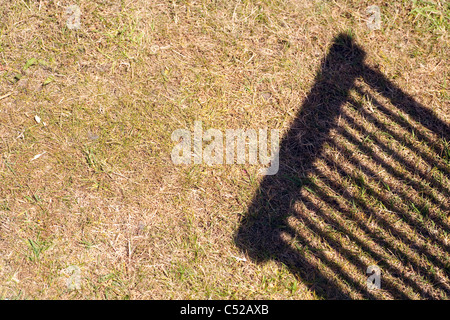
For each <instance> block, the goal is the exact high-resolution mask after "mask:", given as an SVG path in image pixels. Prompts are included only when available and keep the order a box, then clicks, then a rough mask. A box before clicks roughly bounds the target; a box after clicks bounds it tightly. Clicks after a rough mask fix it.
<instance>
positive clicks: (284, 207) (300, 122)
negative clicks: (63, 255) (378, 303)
mask: <svg viewBox="0 0 450 320" xmlns="http://www.w3.org/2000/svg"><path fill="white" fill-rule="evenodd" d="M364 58H365V52H364V51H363V50H362V49H361V48H360V47H359V46H358V45H357V44H356V43H355V42H354V40H353V39H352V37H350V36H349V35H347V34H339V35H338V36H337V37H335V39H334V41H333V43H332V45H331V46H330V48H329V52H328V54H327V56H326V57H325V58H324V59H323V61H322V64H321V69H320V71H319V72H318V74H317V76H316V79H315V83H314V85H313V87H312V89H311V90H310V92H309V94H308V96H307V98H306V100H305V102H304V103H303V105H302V106H301V108H300V109H299V110H300V111H299V113H298V114H297V116H296V118H295V120H294V122H293V123H292V125H291V127H290V129H289V131H288V132H287V134H286V135H285V136H284V137H283V138H282V139H281V141H280V151H279V171H278V173H277V174H275V175H271V176H265V177H264V178H263V179H262V182H261V184H260V186H259V188H258V191H257V192H256V195H255V196H254V198H253V200H252V202H251V204H250V206H249V209H248V212H247V214H246V215H245V217H244V218H243V219H242V221H241V224H240V226H239V229H238V231H237V232H236V234H235V242H236V244H237V246H238V247H239V248H240V249H241V250H242V251H244V252H245V253H247V254H248V256H249V257H250V258H251V259H252V260H254V261H255V262H257V263H263V262H267V261H269V260H275V261H277V262H279V263H281V264H283V265H285V266H286V267H287V268H288V269H289V270H290V272H291V273H293V274H294V275H295V277H296V278H297V279H299V281H301V282H302V283H305V284H306V285H307V286H308V287H309V288H310V289H311V290H312V291H314V293H315V294H316V295H317V296H318V297H319V298H323V299H354V298H362V299H379V298H386V297H388V298H394V299H410V298H425V299H436V298H438V299H439V298H443V297H444V298H445V297H447V296H448V295H449V293H450V284H449V283H450V282H449V271H450V263H449V261H450V259H449V256H448V252H449V249H450V248H449V245H448V244H447V242H446V240H444V239H443V237H442V234H446V233H449V232H450V227H449V224H448V220H447V219H446V217H445V213H446V212H447V213H448V203H447V202H445V201H442V197H446V198H448V195H449V186H448V184H447V180H446V178H445V176H448V175H449V173H450V169H449V165H448V159H446V158H445V154H444V152H445V151H446V152H448V150H444V149H443V146H442V145H441V144H438V143H436V141H435V140H433V139H431V138H430V134H431V135H434V136H437V137H440V138H441V139H442V141H445V140H447V141H448V139H449V134H450V128H449V125H448V124H447V123H445V122H444V121H442V120H440V119H439V118H438V117H437V116H435V115H434V114H433V112H432V111H430V109H428V108H425V107H424V106H422V105H420V104H419V103H417V102H416V101H415V100H414V99H413V98H411V97H410V96H409V95H408V94H406V93H404V92H403V91H402V90H401V89H400V88H398V87H397V86H396V85H394V84H393V83H391V82H390V81H389V80H388V79H386V77H385V76H384V75H383V74H381V73H380V72H379V71H377V70H374V69H373V68H371V67H369V66H367V65H366V64H365V63H364ZM372 92H375V93H376V94H375V93H372ZM355 94H356V95H359V96H362V97H365V99H366V101H369V102H370V103H371V105H372V107H373V108H375V109H376V113H377V114H379V116H378V117H377V116H375V115H374V113H372V112H370V111H368V110H366V108H363V107H361V103H360V102H358V101H356V100H355V98H354V95H355ZM378 96H379V97H378ZM382 100H383V101H388V103H386V102H383V101H382ZM388 104H389V105H391V106H392V107H389V105H388ZM393 109H395V110H397V111H395V110H393ZM348 110H356V112H357V113H358V115H359V117H363V118H364V119H365V121H368V122H370V124H371V126H373V128H376V129H377V130H379V131H382V132H384V133H385V134H386V135H389V136H390V139H391V141H392V143H397V144H398V143H401V144H402V145H403V146H405V148H409V150H411V153H412V154H414V157H418V158H420V159H421V161H422V162H423V163H425V164H427V165H428V166H429V167H431V168H434V169H433V170H434V171H433V172H437V173H438V176H439V174H440V177H441V178H440V179H439V178H436V177H435V176H433V175H432V174H431V173H430V171H426V170H422V168H421V167H420V168H419V167H418V168H415V167H414V166H415V165H416V164H417V163H415V161H414V160H412V159H409V158H408V157H405V156H404V155H403V154H402V153H401V152H400V151H399V150H397V149H396V148H394V147H392V145H390V144H388V143H386V142H385V141H384V140H382V139H381V138H379V137H378V136H377V135H373V134H372V133H373V131H370V130H369V129H368V128H367V127H365V126H364V125H362V124H361V123H360V121H359V120H358V119H357V118H355V116H354V113H353V111H348ZM380 117H382V118H380ZM383 119H384V120H383ZM386 119H388V120H389V121H386ZM340 122H345V123H346V124H347V126H342V125H339V123H340ZM389 123H390V124H394V126H392V125H390V124H389ZM393 127H395V128H398V130H393V129H392V128H393ZM415 128H422V129H424V130H425V131H426V132H427V133H430V134H427V133H424V130H420V131H418V130H416V129H415ZM402 130H403V131H405V132H409V133H411V132H412V137H413V138H405V135H402V134H401V133H399V132H402ZM356 132H357V133H356ZM357 134H358V135H360V136H362V137H369V140H370V143H371V144H368V143H366V141H364V140H363V139H361V138H360V137H359V136H357ZM336 135H339V137H341V139H344V140H345V144H344V143H339V142H336V139H334V138H333V137H334V136H336ZM408 137H409V135H408ZM344 140H343V141H344ZM422 146H424V147H422ZM330 148H331V149H330ZM351 148H353V150H358V153H361V154H363V155H366V156H367V158H368V160H367V161H366V160H364V161H363V160H361V158H358V154H357V153H355V151H352V149H351ZM329 150H333V152H334V153H336V154H337V153H338V154H339V155H341V156H342V157H343V158H344V159H345V163H346V164H344V163H343V162H341V161H339V160H335V159H333V152H331V153H330V152H329ZM378 151H379V152H381V153H383V154H387V155H388V156H389V159H392V162H395V163H401V164H404V165H403V170H402V169H399V166H394V165H392V163H391V162H390V161H387V160H386V157H384V156H381V155H380V154H379V152H378ZM317 161H320V162H321V163H322V167H321V166H318V165H317ZM368 163H369V165H368ZM370 163H372V165H370ZM324 167H327V168H332V172H333V173H332V174H330V173H327V172H326V170H322V169H321V168H324ZM352 168H353V169H352ZM376 168H379V169H383V170H384V172H385V173H386V174H387V175H388V176H390V177H392V178H391V179H382V178H380V177H379V172H378V170H375V169H376ZM356 172H358V174H359V175H358V174H356ZM336 175H337V176H339V177H341V178H342V179H344V180H345V181H348V182H349V183H350V185H355V186H357V187H358V188H360V190H364V195H361V194H358V193H356V194H355V193H351V192H348V188H349V185H344V184H343V183H342V182H340V181H344V180H339V179H336V178H335V176H336ZM442 176H444V179H442ZM314 177H319V180H320V183H317V181H316V180H315V179H314ZM416 178H417V179H416ZM369 180H371V181H375V182H376V183H373V182H372V183H370V182H369ZM393 181H402V182H403V183H404V184H405V186H406V185H407V186H408V188H410V191H402V190H400V189H402V188H396V186H395V184H394V182H393ZM383 185H384V186H385V188H384V191H382V190H381V189H380V188H379V186H381V187H383ZM386 189H387V190H388V191H386ZM333 194H334V195H335V196H333ZM386 194H388V195H393V196H392V197H391V198H389V197H390V196H386ZM415 194H420V199H423V203H418V201H417V197H414V195H415ZM394 196H395V197H394ZM369 197H370V198H369ZM367 199H376V200H377V202H376V203H377V204H379V205H380V208H382V209H379V208H377V207H374V206H373V205H371V204H370V201H367ZM392 199H394V200H395V199H397V200H396V201H398V202H395V201H394V200H392ZM349 204H350V205H349ZM430 206H431V208H432V210H431V211H432V212H435V211H436V212H440V213H441V214H440V215H439V214H431V213H430V212H431V211H430ZM355 208H357V209H355ZM411 208H412V209H411ZM433 210H435V211H433ZM358 212H359V213H358ZM442 213H443V214H442ZM391 216H393V217H397V218H398V219H399V221H400V220H401V223H402V226H403V227H401V228H400V227H398V226H397V225H396V224H394V223H392V220H390V218H389V217H391ZM345 221H349V223H346V222H345ZM424 221H426V223H424ZM373 224H376V225H377V228H378V229H377V230H378V231H376V230H375V229H374V228H373V227H372V225H373ZM430 225H431V226H430ZM352 228H353V229H352ZM330 230H331V231H332V232H331V231H330ZM352 230H356V231H352ZM411 230H412V231H411ZM436 230H437V232H436ZM410 231H411V233H410ZM333 232H338V233H339V234H340V235H341V238H340V237H336V236H334V233H333ZM413 233H414V234H415V236H414V235H413ZM342 237H343V238H345V239H347V240H348V241H347V240H345V241H347V242H345V241H344V240H342V239H343V238H342ZM317 239H319V240H317ZM392 239H395V241H392ZM349 243H350V244H351V246H349V245H348V244H349ZM430 244H434V245H435V246H436V248H438V249H434V247H433V246H430ZM324 248H328V249H324ZM330 252H332V253H333V254H330ZM365 257H367V258H365ZM424 259H426V260H427V261H428V265H426V264H424V263H422V261H423V260H424ZM368 261H376V264H377V265H378V266H379V267H380V268H381V270H382V288H381V289H382V290H381V291H380V290H379V291H377V290H369V289H368V287H367V284H366V282H365V281H364V280H361V279H367V276H368V275H367V274H366V270H367V267H368V266H369V262H368ZM343 262H344V263H343ZM349 266H350V267H349ZM352 270H353V271H352ZM355 270H356V271H355ZM380 292H381V293H380ZM380 294H383V295H380Z"/></svg>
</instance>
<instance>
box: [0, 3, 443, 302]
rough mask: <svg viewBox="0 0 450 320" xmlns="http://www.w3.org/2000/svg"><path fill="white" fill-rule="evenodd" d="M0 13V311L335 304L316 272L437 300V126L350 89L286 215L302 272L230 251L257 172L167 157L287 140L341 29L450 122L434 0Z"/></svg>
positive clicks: (34, 6) (355, 292)
mask: <svg viewBox="0 0 450 320" xmlns="http://www.w3.org/2000/svg"><path fill="white" fill-rule="evenodd" d="M72 4H77V5H79V7H80V8H81V12H82V16H81V28H80V29H79V30H71V29H69V28H67V26H66V20H67V14H66V7H67V6H69V5H72ZM372 4H376V5H378V6H379V7H380V8H381V14H382V24H381V29H380V30H369V29H368V27H367V24H366V20H367V18H368V16H367V14H366V8H367V7H368V6H370V5H372ZM0 17H1V18H0V76H1V77H0V298H1V299H6V298H7V299H322V298H325V299H327V298H329V299H333V298H340V297H341V296H339V295H336V296H334V295H333V294H326V293H324V292H323V283H322V282H321V280H319V279H316V278H315V277H314V275H315V274H317V273H319V272H320V274H321V275H322V276H323V277H324V278H327V281H330V283H333V286H334V287H335V288H339V291H340V292H343V293H345V296H346V297H349V298H352V299H366V298H377V299H395V298H409V299H422V298H434V299H446V298H448V295H449V294H450V253H449V248H450V233H449V232H450V218H449V200H448V199H449V193H450V182H449V173H450V166H449V164H450V141H448V138H449V136H450V133H449V132H446V133H445V132H444V133H441V134H439V133H436V132H433V131H431V130H428V129H427V128H426V127H424V126H423V125H422V124H421V122H420V121H421V120H420V119H419V120H418V118H412V117H409V116H407V115H405V114H404V113H402V110H401V109H400V108H399V107H398V106H396V105H395V104H393V103H391V102H390V101H389V100H388V99H386V98H385V97H384V96H383V95H382V94H380V93H379V92H376V90H374V88H373V87H371V86H370V85H368V84H367V83H365V82H364V81H363V80H362V79H358V80H357V81H356V86H355V88H354V89H352V90H351V92H350V97H349V102H348V103H347V104H346V105H345V106H344V107H343V109H342V110H343V111H342V114H341V115H340V116H339V119H338V120H337V126H336V127H335V128H333V129H332V130H330V132H329V135H328V136H329V140H328V141H327V143H326V144H324V147H323V148H322V150H321V156H320V157H318V158H317V159H316V160H315V162H314V168H315V169H314V172H311V174H310V175H308V177H301V178H302V179H306V178H307V179H308V181H313V183H311V184H310V186H309V187H307V188H302V189H301V190H300V191H299V193H301V196H299V198H298V199H299V200H298V201H297V202H296V203H295V204H293V206H294V207H295V208H296V210H297V212H298V216H296V217H294V216H290V217H289V218H288V219H287V223H289V225H290V226H291V227H290V228H292V230H295V235H294V236H292V234H285V235H284V236H283V237H285V242H286V243H289V245H290V246H292V248H296V250H298V252H299V254H300V255H301V256H302V259H304V260H305V261H306V262H307V263H308V266H309V267H310V269H305V270H304V271H303V273H302V274H299V273H296V272H293V271H292V268H290V267H288V266H287V265H286V264H284V263H281V262H280V261H279V259H271V258H270V257H269V258H268V259H266V260H265V261H264V262H259V261H257V260H255V259H253V258H252V256H251V254H249V253H248V252H247V250H246V248H244V249H243V248H241V247H239V246H238V245H237V244H236V239H235V236H236V233H237V231H238V230H239V228H240V226H241V225H242V223H243V221H246V216H247V213H248V210H249V207H250V205H251V203H252V200H253V199H254V197H255V194H256V193H257V192H258V187H259V184H260V182H261V179H262V177H261V176H259V175H258V174H257V172H258V168H257V166H252V165H216V166H207V165H197V164H192V165H174V164H173V163H172V161H171V157H170V154H171V150H172V148H173V146H174V142H173V141H172V140H171V134H172V132H173V131H174V130H176V129H180V128H186V129H188V130H192V129H193V126H194V121H202V122H203V126H204V128H205V129H207V128H217V129H219V130H223V131H225V129H228V128H230V129H231V128H243V129H247V128H256V129H258V128H266V127H268V128H276V129H279V130H280V132H281V133H286V132H287V131H288V130H289V128H290V125H291V124H292V123H293V121H294V120H295V118H296V115H297V113H298V112H299V111H301V110H299V109H300V108H301V106H302V104H303V103H304V101H305V99H306V97H307V96H308V93H309V91H310V90H311V88H312V86H313V85H314V82H315V80H316V74H317V72H318V71H319V70H320V69H321V66H322V65H321V63H322V60H323V59H324V57H325V56H326V55H327V53H328V50H329V47H330V45H331V44H332V42H333V39H334V38H335V37H336V36H337V35H338V34H339V33H342V32H344V33H348V34H351V35H352V36H353V38H354V39H355V42H356V43H357V44H358V45H359V46H360V47H361V48H362V49H363V50H364V51H365V53H366V58H365V63H366V64H367V65H368V66H370V67H372V68H374V69H376V70H378V71H379V72H380V73H381V74H383V75H384V76H385V77H386V78H387V79H389V80H390V81H391V82H392V83H394V84H395V85H396V86H398V88H400V89H401V90H402V91H403V92H404V93H406V94H408V95H410V96H411V97H412V98H413V99H414V100H415V101H416V102H417V103H419V104H421V105H423V106H425V107H426V108H428V109H429V110H430V112H431V114H433V117H435V119H439V121H441V122H443V123H446V124H447V126H448V125H449V123H450V116H449V111H450V110H449V109H450V108H449V105H450V93H449V87H448V86H449V80H450V78H449V69H448V65H449V52H450V48H449V44H450V39H449V33H448V32H449V19H450V5H449V4H448V3H447V2H446V1H443V0H429V1H422V0H417V1H409V0H402V1H381V0H380V1H376V2H369V1H356V0H343V1H321V0H314V1H306V0H289V1H284V0H283V1H282V0H274V1H269V0H241V1H237V0H235V1H219V0H215V1H214V0H192V1H188V0H173V1H159V0H134V1H133V0H121V1H109V0H94V1H85V0H60V1H52V0H17V1H9V0H0ZM344 72H345V71H344ZM431 120H433V119H431ZM431 120H430V121H431ZM445 134H446V135H445ZM38 155H40V156H38ZM36 156H38V157H36ZM331 198H332V199H333V201H331V200H329V199H331ZM322 212H323V213H322ZM251 249H252V248H251V247H249V248H248V250H249V251H251ZM369 265H380V267H381V269H382V281H383V282H382V288H381V289H380V290H375V291H373V292H372V291H371V292H368V291H367V290H366V282H365V281H366V278H367V275H366V268H367V267H368V266H369ZM70 266H74V267H76V268H78V269H79V271H80V280H81V281H80V286H79V287H76V286H75V287H73V286H72V287H71V286H68V285H67V281H68V280H70V279H73V277H74V274H71V271H70V269H67V268H69V267H70ZM319 282H320V283H319ZM385 283H386V286H385V285H384V284H385ZM387 284H389V285H387ZM319 289H320V290H319ZM325 289H326V288H325ZM325 291H326V290H325Z"/></svg>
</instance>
